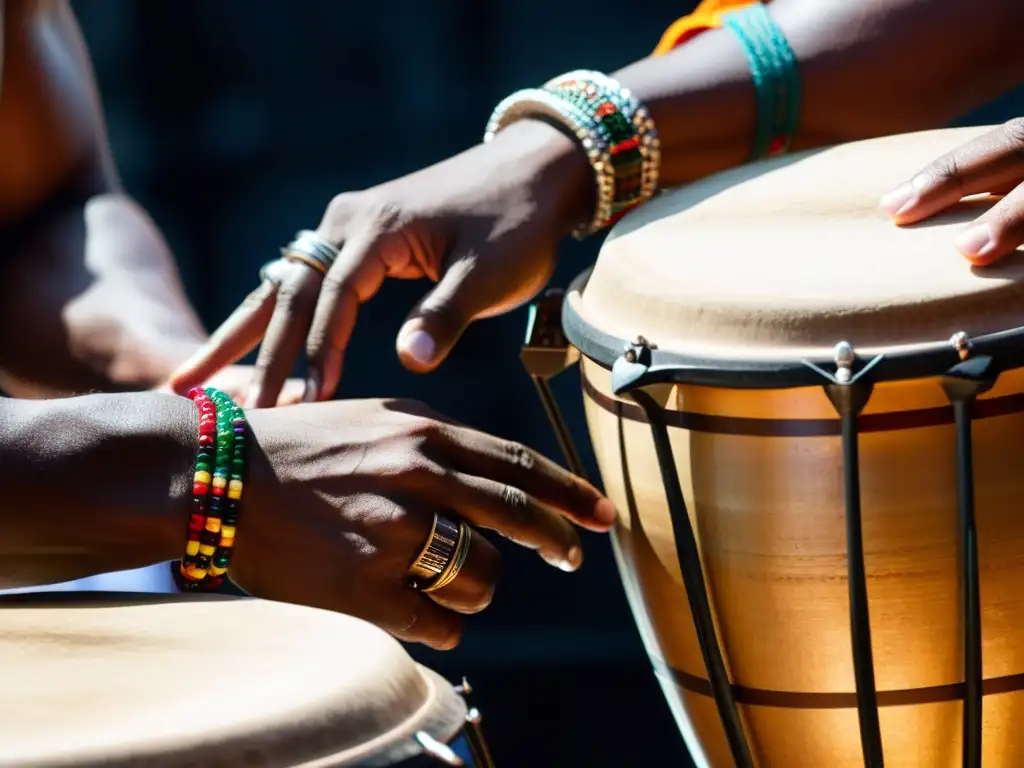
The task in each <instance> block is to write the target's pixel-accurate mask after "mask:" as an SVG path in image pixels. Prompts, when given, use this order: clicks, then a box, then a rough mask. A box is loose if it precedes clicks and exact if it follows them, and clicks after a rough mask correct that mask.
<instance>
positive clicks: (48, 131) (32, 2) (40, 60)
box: [0, 0, 103, 226]
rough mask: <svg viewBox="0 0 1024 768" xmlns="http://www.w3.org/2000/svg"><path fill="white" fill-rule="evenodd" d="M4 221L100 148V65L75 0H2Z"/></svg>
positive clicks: (0, 203) (0, 170) (0, 217)
mask: <svg viewBox="0 0 1024 768" xmlns="http://www.w3.org/2000/svg"><path fill="white" fill-rule="evenodd" d="M0 22H2V24H3V35H2V38H0V39H2V40H3V50H2V56H3V59H2V65H3V66H2V70H0V71H2V81H0V88H2V98H0V226H4V225H9V224H11V223H13V222H15V221H17V220H18V219H20V218H21V217H24V216H26V215H28V214H30V213H31V212H32V211H33V210H35V208H36V207H37V206H39V205H40V204H41V203H42V202H44V201H45V200H47V199H49V198H50V197H51V196H52V195H53V194H54V193H55V192H56V191H57V190H59V189H60V188H61V187H62V186H63V185H64V184H65V183H66V182H67V181H68V180H69V179H70V178H71V177H72V176H73V174H74V173H75V171H76V170H77V169H79V168H81V167H82V166H83V165H84V164H85V163H86V162H87V161H88V160H89V158H90V155H91V154H93V153H94V152H95V147H96V144H97V138H98V136H100V135H101V134H102V132H103V128H102V119H101V118H100V111H99V107H98V104H97V98H96V94H95V84H94V81H93V75H92V67H91V64H90V62H89V58H88V53H87V52H86V50H85V45H84V43H83V41H82V38H81V34H80V32H79V29H78V25H77V22H76V21H75V18H74V14H73V12H72V11H71V8H70V6H69V4H68V2H67V0H0Z"/></svg>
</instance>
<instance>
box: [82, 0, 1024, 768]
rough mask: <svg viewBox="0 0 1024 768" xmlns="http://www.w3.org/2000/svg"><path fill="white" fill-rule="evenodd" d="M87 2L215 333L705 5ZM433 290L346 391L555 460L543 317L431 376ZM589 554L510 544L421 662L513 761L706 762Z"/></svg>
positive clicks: (511, 321)
mask: <svg viewBox="0 0 1024 768" xmlns="http://www.w3.org/2000/svg"><path fill="white" fill-rule="evenodd" d="M73 5H74V7H75V10H76V12H77V13H78V15H79V19H80V22H81V24H82V27H83V30H84V32H85V36H86V39H87V41H88V43H89V46H90V48H91V52H92V55H93V60H94V63H95V66H96V70H97V75H98V78H99V83H100V88H101V91H102V94H103V101H104V105H105V110H106V115H107V119H108V123H109V128H110V135H111V139H112V142H113V145H114V152H115V155H116V157H117V161H118V164H119V167H120V170H121V174H122V176H123V178H124V181H125V184H126V186H127V188H128V189H129V190H130V191H131V192H132V193H133V194H134V195H135V196H136V197H137V198H138V199H139V200H140V201H141V202H142V203H143V205H145V206H146V207H147V209H148V210H149V211H150V213H151V214H152V215H153V216H154V218H155V219H156V221H157V222H158V223H159V225H160V226H161V228H162V229H163V231H164V233H165V234H166V236H167V238H168V239H169V241H170V243H171V246H172V247H173V249H174V251H175V253H176V254H177V257H178V262H179V264H180V265H181V269H182V271H183V273H184V276H185V281H186V284H187V286H188V288H189V291H190V295H191V297H192V299H193V301H194V302H195V304H196V306H198V307H199V308H200V311H201V314H202V315H203V318H204V320H205V321H206V323H207V325H208V326H209V327H210V328H213V327H214V326H216V325H217V324H218V323H219V322H220V321H221V320H222V319H224V318H225V317H226V316H227V314H228V313H229V312H230V311H231V310H232V309H233V308H234V307H235V306H236V305H237V303H238V302H239V301H240V300H241V299H242V297H243V296H244V295H245V294H246V293H247V292H248V291H249V290H250V289H251V288H253V287H254V286H255V283H256V279H257V278H256V272H257V270H258V268H259V266H260V265H261V264H262V263H264V262H265V261H267V260H268V259H270V258H272V257H274V256H275V255H276V253H277V247H278V246H280V245H283V244H284V243H285V242H286V241H287V240H288V239H289V237H290V236H291V235H292V234H293V233H294V232H295V231H296V230H297V229H299V228H303V227H313V226H315V225H316V224H317V223H318V221H319V218H320V215H321V213H322V212H323V209H324V206H325V205H326V204H327V202H328V201H329V200H330V198H331V197H332V196H333V195H334V194H337V193H339V192H342V191H345V190H355V189H361V188H365V187H369V186H372V185H374V184H377V183H380V182H383V181H386V180H388V179H391V178H393V177H395V176H398V175H402V174H404V173H407V172H410V171H413V170H416V169H418V168H420V167H422V166H424V165H427V164H430V163H433V162H435V161H438V160H441V159H443V158H444V157H446V156H448V155H450V154H453V153H455V152H457V151H459V150H462V149H464V148H466V147H468V146H469V145H471V144H473V143H476V142H478V141H479V140H480V135H481V132H482V130H483V127H484V123H485V122H486V119H487V117H488V115H489V114H490V110H491V108H492V107H493V105H494V104H495V103H496V102H497V101H498V100H499V99H501V98H502V97H503V96H505V95H506V94H508V93H509V92H511V91H513V90H515V89H517V88H520V87H525V86H532V85H537V84H540V83H541V82H543V81H544V80H545V79H546V78H548V77H550V76H551V75H554V74H557V73H559V72H563V71H566V70H569V69H575V68H579V67H586V68H593V69H598V70H603V71H612V70H615V69H616V68H618V67H620V66H622V65H624V64H626V63H628V62H630V61H633V60H635V59H637V58H640V57H642V56H645V55H647V54H648V53H649V52H650V51H651V50H652V49H653V47H654V45H655V44H656V42H657V41H658V38H659V37H660V35H661V33H662V31H663V30H664V28H665V27H666V26H667V25H668V24H669V23H671V22H672V21H673V20H674V19H676V18H677V17H679V16H680V15H683V14H685V13H687V12H689V11H690V10H691V9H692V8H693V6H694V5H696V2H695V1H694V0H671V1H670V0H645V1H644V2H643V3H636V4H634V5H633V6H631V7H630V9H629V10H630V13H629V19H628V23H616V22H615V21H614V20H616V19H623V14H624V12H625V10H626V6H625V5H624V4H623V2H622V1H621V0H615V1H614V2H613V1H612V0H590V2H588V3H586V4H581V3H564V4H557V3H551V2H544V0H484V1H481V0H447V1H446V2H431V3H428V2H423V1H422V0H420V1H419V2H415V1H414V0H392V1H391V2H382V3H379V4H372V5H366V4H364V3H359V4H356V3H347V2H342V1H341V0H333V1H332V2H328V1H327V0H295V1H293V2H284V1H283V0H216V2H198V1H197V0H193V1H192V2H182V1H181V0H175V1H172V0H88V1H87V0H77V1H76V2H74V3H73ZM641 6H642V7H641ZM641 10H642V11H643V12H642V13H641V12H639V11H641ZM609 20H612V21H609ZM623 20H624V19H623ZM1022 103H1024V99H1021V98H1020V97H1019V95H1018V96H1017V98H1016V102H1015V103H1014V102H1013V101H1008V102H1005V103H1003V104H1001V105H998V107H996V108H993V109H992V110H988V111H986V113H985V114H982V115H978V116H974V117H972V118H971V120H969V121H974V120H979V121H980V120H986V121H987V120H998V119H1004V118H1006V117H1009V116H1012V115H1013V114H1014V113H1015V112H1019V113H1021V114H1024V109H1022V108H1021V106H1022ZM597 245H598V244H597V243H596V242H592V243H585V244H579V243H569V244H567V245H566V246H565V248H564V252H563V256H562V260H561V263H560V266H559V269H558V272H557V274H556V275H555V278H554V281H553V285H557V286H564V285H566V284H567V283H568V282H569V280H571V279H572V278H573V277H574V276H575V275H576V274H577V273H578V272H579V271H581V270H582V269H583V268H584V267H585V266H586V265H587V264H588V263H589V262H590V261H591V260H592V259H593V258H594V256H595V255H596V251H597ZM200 274H203V275H204V278H205V279H204V281H203V282H202V283H200V281H199V280H198V279H197V277H198V275H200ZM423 290H424V285H422V284H419V283H400V282H397V281H392V282H389V283H388V284H386V285H385V287H384V289H383V291H382V292H381V294H380V295H379V297H378V298H377V299H376V300H374V301H373V302H372V303H371V304H370V305H368V306H367V307H365V308H364V309H362V310H360V316H359V325H358V331H357V334H356V337H355V340H354V341H353V343H352V347H351V351H350V352H349V353H348V354H347V356H346V359H347V361H348V363H347V364H346V367H345V377H344V380H343V382H342V387H341V396H343V397H379V396H410V397H416V398H418V399H421V400H424V401H426V402H428V403H430V404H431V405H432V406H433V407H435V408H437V409H438V410H440V411H441V412H443V413H446V414H448V415H450V416H452V417H454V418H456V419H459V420H461V421H465V422H468V423H470V424H473V425H475V426H477V427H480V428H482V429H484V430H487V431H489V432H493V433H495V434H498V435H501V436H504V437H507V438H512V439H515V440H520V441H522V442H525V443H528V444H531V445H533V446H535V447H537V448H539V449H541V450H542V451H544V452H545V453H547V454H548V455H549V456H552V457H554V458H558V453H557V445H556V443H555V441H554V439H553V437H552V435H551V432H550V429H549V428H548V426H547V422H546V420H545V417H544V413H543V410H542V409H541V406H540V404H539V402H538V401H537V399H536V396H535V394H534V392H533V388H532V385H531V383H530V380H529V379H528V378H527V376H526V375H525V373H524V372H523V370H522V368H521V366H520V363H519V359H518V351H519V345H520V342H521V339H522V335H523V330H524V324H525V317H526V315H525V310H521V311H518V312H514V313H512V314H511V315H508V316H506V317H503V318H500V319H496V320H489V321H485V322H482V323H478V324H477V325H475V326H474V327H473V328H471V329H470V331H469V332H468V333H467V334H466V337H465V338H464V340H463V341H462V343H461V344H460V345H459V346H458V348H457V349H456V351H455V353H454V354H453V356H452V357H451V358H450V360H449V361H448V362H447V363H446V364H445V365H444V366H443V367H442V368H441V369H440V371H439V372H438V373H436V374H434V375H433V376H429V377H419V376H414V375H413V374H410V373H407V372H405V371H404V369H402V368H401V367H400V365H399V364H398V361H397V359H396V357H395V354H394V337H395V334H396V332H397V331H398V328H399V326H400V324H401V322H402V320H403V319H404V317H405V314H406V312H407V311H408V310H409V309H410V308H411V307H412V305H413V303H414V302H415V301H416V299H417V298H418V297H419V296H420V295H421V293H422V292H423ZM360 361H361V362H360ZM563 378H564V381H559V382H558V385H557V389H558V391H559V392H560V394H561V400H562V403H563V405H564V407H565V408H566V410H567V415H568V418H569V419H570V423H571V424H572V426H573V428H574V431H575V433H576V435H577V439H578V440H579V441H580V443H581V447H583V448H584V452H585V455H586V459H587V461H588V462H591V468H592V469H593V464H592V460H591V457H590V453H589V446H588V445H587V440H586V431H585V426H584V423H583V414H582V407H581V401H580V396H579V390H578V379H577V378H576V375H575V372H569V373H567V374H565V375H564V377H563ZM584 544H585V547H586V555H587V557H586V563H585V565H584V567H583V569H582V570H581V571H580V572H579V573H578V574H575V575H573V576H569V575H566V574H563V573H560V572H558V571H556V570H554V569H552V568H549V567H547V566H545V565H544V564H543V563H542V562H541V561H540V560H539V559H537V558H536V557H535V556H533V555H532V554H530V553H524V552H522V551H519V550H517V549H516V548H515V547H511V546H504V547H503V552H504V555H505V576H504V580H503V581H502V583H501V586H500V589H499V592H498V595H497V597H496V600H495V602H494V605H493V606H492V607H491V609H490V610H488V611H487V612H485V613H484V614H482V615H480V616H478V617H475V618H473V619H471V620H470V621H468V622H467V630H466V634H465V640H464V642H463V644H462V646H461V647H460V648H459V649H458V650H456V651H454V652H452V653H448V654H440V653H434V652H430V651H424V650H421V649H418V648H413V649H411V650H412V653H413V654H414V655H415V656H416V657H417V658H418V659H420V660H421V661H423V662H425V663H426V664H428V665H429V666H431V667H433V668H435V669H437V670H438V671H439V672H441V673H443V674H445V675H447V676H449V677H450V678H452V679H453V680H457V679H458V678H460V677H461V676H462V675H466V676H467V677H468V678H469V679H470V681H471V683H472V684H473V687H474V689H475V693H474V696H473V701H474V703H475V704H477V705H478V706H479V707H480V708H481V709H482V710H483V712H484V715H485V717H486V726H487V728H486V730H487V735H488V738H489V740H490V742H491V745H492V747H493V750H494V752H495V757H496V759H497V760H498V762H499V764H500V765H501V766H506V767H507V766H522V765H532V766H536V768H550V767H554V766H559V767H567V766H572V767H574V768H575V767H576V766H594V767H595V768H600V767H601V766H647V765H674V766H688V765H690V761H689V759H688V758H687V756H686V754H685V750H684V749H683V747H682V743H681V739H680V737H679V736H678V734H677V731H676V729H675V726H674V725H673V723H672V721H671V717H670V715H669V713H668V709H667V707H666V705H665V703H664V702H663V700H662V698H661V693H660V691H659V690H658V688H657V686H656V683H655V681H654V677H653V674H652V673H651V670H650V666H649V665H648V663H647V660H646V657H645V655H644V652H643V648H642V647H641V645H640V642H639V639H638V636H637V633H636V631H635V629H634V627H633V623H632V619H631V617H630V615H629V612H628V609H627V607H626V603H625V599H624V596H623V592H622V589H621V587H620V583H619V579H618V576H617V575H616V573H615V568H614V563H613V561H612V557H611V552H610V549H609V547H608V544H607V542H606V541H604V540H602V539H601V538H600V537H597V536H593V535H587V534H584ZM353 661H354V662H355V661H356V660H353Z"/></svg>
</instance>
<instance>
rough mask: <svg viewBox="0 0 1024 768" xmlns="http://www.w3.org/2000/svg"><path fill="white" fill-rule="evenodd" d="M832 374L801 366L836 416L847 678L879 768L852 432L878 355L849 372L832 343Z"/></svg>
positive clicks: (868, 765)
mask: <svg viewBox="0 0 1024 768" xmlns="http://www.w3.org/2000/svg"><path fill="white" fill-rule="evenodd" d="M833 359H834V360H835V364H836V371H835V373H834V374H832V373H829V372H827V371H825V370H823V369H822V368H819V367H818V366H816V365H813V364H812V363H809V362H807V361H804V364H805V365H807V366H809V367H810V368H812V369H813V370H815V371H817V372H818V373H819V374H821V375H822V377H824V379H825V380H826V382H828V383H826V384H824V385H823V388H824V390H825V395H826V396H827V397H828V399H829V401H830V402H831V403H832V407H833V408H835V410H836V413H837V414H838V415H839V422H840V434H841V440H842V452H843V497H844V498H843V507H844V516H845V518H846V561H847V574H848V582H849V595H850V645H851V647H852V649H853V675H854V682H855V685H856V690H857V720H858V724H859V726H860V741H861V752H862V754H863V756H864V765H865V768H882V766H883V765H884V764H885V763H884V753H883V749H882V733H881V726H880V724H879V715H878V693H877V688H876V687H875V663H874V658H873V654H872V646H871V617H870V615H869V610H868V608H869V605H868V588H867V574H866V572H865V567H864V536H863V531H862V525H861V522H862V521H861V503H860V457H859V452H858V442H859V441H858V434H859V424H858V422H859V419H860V414H861V412H862V411H863V410H864V406H866V405H867V403H868V400H869V399H870V398H871V392H872V389H873V386H872V383H871V381H870V380H868V379H867V378H865V376H866V374H867V373H868V372H869V371H870V370H871V369H872V368H874V367H875V365H877V364H878V362H879V361H880V360H881V359H882V355H878V356H877V357H875V358H873V359H872V360H870V361H869V362H868V363H867V365H865V366H864V367H863V368H861V369H860V370H858V371H855V370H854V366H855V365H856V362H857V355H856V353H855V352H854V349H853V347H852V346H851V345H850V344H849V343H848V342H846V341H841V342H839V343H838V344H836V346H835V349H834V355H833Z"/></svg>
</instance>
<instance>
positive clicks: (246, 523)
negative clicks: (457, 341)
mask: <svg viewBox="0 0 1024 768" xmlns="http://www.w3.org/2000/svg"><path fill="white" fill-rule="evenodd" d="M249 422H250V426H251V429H252V433H253V437H254V438H255V443H256V449H255V450H254V451H253V459H252V466H251V470H250V474H249V481H248V482H247V483H246V491H245V509H244V511H243V516H242V519H241V520H240V527H239V532H238V537H237V544H236V545H235V553H234V556H233V560H232V568H231V576H232V579H233V580H235V581H236V582H237V584H238V585H239V586H240V587H242V588H243V589H245V590H246V591H248V592H249V593H250V594H253V595H256V596H259V597H263V598H267V599H272V600H280V601H284V602H292V603H301V604H306V605H311V606H314V607H319V608H326V609H329V610H334V611H340V612H343V613H347V614H351V615H354V616H359V617H361V618H363V619H366V620H369V621H372V622H374V623H376V624H378V625H379V626H381V627H383V628H384V629H386V630H388V631H390V632H391V633H393V634H394V635H396V636H397V637H399V638H401V639H404V640H410V641H419V642H423V643H426V644H428V645H430V646H432V647H434V648H439V649H446V648H451V647H454V645H455V644H456V643H457V642H458V639H459V634H460V624H461V619H460V614H469V613H475V612H477V611H480V610H482V609H484V608H485V607H487V605H488V604H489V603H490V601H491V597H492V595H493V592H494V587H495V581H496V578H497V571H498V564H499V563H498V560H499V556H498V551H497V550H496V549H495V547H494V546H493V545H492V544H491V543H490V542H488V541H487V539H485V538H484V537H483V536H482V535H480V534H479V533H478V532H477V531H476V530H474V531H473V535H472V539H471V543H470V549H469V554H468V559H467V561H466V563H465V566H464V567H463V569H462V571H461V572H460V575H459V576H458V577H457V578H456V579H455V581H453V582H452V583H451V584H450V585H448V586H446V587H444V588H442V589H439V590H437V591H436V592H431V593H423V592H419V591H416V590H414V589H413V588H412V587H410V586H409V585H408V583H407V579H406V574H407V572H408V570H409V568H410V566H411V564H412V562H413V561H414V560H415V558H416V556H417V554H418V553H419V552H420V550H421V549H422V548H423V545H424V544H425V543H426V540H427V538H428V536H429V535H430V531H431V526H432V522H433V515H434V513H440V514H442V515H446V516H450V517H451V518H455V519H458V518H461V519H463V520H465V521H466V522H468V523H471V524H472V525H473V526H475V527H479V528H487V529H491V530H494V531H497V532H499V533H501V534H502V535H504V536H506V537H507V538H509V539H511V540H512V541H515V542H516V543H518V544H521V545H523V546H525V547H529V548H531V549H535V550H537V552H538V553H539V554H540V555H541V557H543V558H544V559H545V560H546V561H547V562H549V563H551V564H553V565H555V566H557V567H559V568H562V569H563V570H567V571H571V570H575V569H576V568H577V567H579V565H580V563H581V562H582V550H581V549H580V541H579V538H578V536H577V534H576V531H575V530H574V529H573V527H572V526H571V525H570V524H569V523H568V522H566V519H568V520H572V521H573V522H575V523H576V524H578V525H581V526H584V527H586V528H588V529H591V530H595V531H605V530H607V529H608V527H609V526H610V524H611V522H612V520H613V518H614V515H615V511H614V508H613V506H612V504H611V502H610V501H608V500H607V499H605V498H604V497H603V496H602V495H601V494H600V493H599V492H598V491H597V490H596V489H595V488H594V487H593V486H591V485H590V484H589V483H587V482H586V481H584V480H581V479H579V478H577V477H575V476H573V475H571V474H570V473H569V472H567V471H566V470H564V469H562V468H561V467H559V466H558V465H556V464H554V463H553V462H551V461H549V460H547V459H545V458H544V457H542V456H540V455H539V454H537V453H535V452H533V451H531V450H529V449H527V448H525V447H523V446H521V445H519V444H517V443H510V442H508V441H505V440H501V439H498V438H495V437H491V436H489V435H486V434H483V433H480V432H477V431H475V430H472V429H469V428H467V427H463V426H460V425H458V424H454V423H452V422H450V421H447V420H445V419H443V418H442V417H440V416H437V415H435V414H433V413H432V412H431V411H430V410H429V409H428V408H427V407H426V406H424V405H422V404H420V403H416V402H410V401H395V400H346V401H336V402H330V403H318V404H315V405H300V406H296V407H293V408H280V409H266V410H258V411H251V412H250V413H249Z"/></svg>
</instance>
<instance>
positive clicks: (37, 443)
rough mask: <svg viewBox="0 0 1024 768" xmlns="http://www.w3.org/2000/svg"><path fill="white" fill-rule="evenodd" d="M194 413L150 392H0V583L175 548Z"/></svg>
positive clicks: (44, 578) (158, 557) (113, 566)
mask: <svg viewBox="0 0 1024 768" xmlns="http://www.w3.org/2000/svg"><path fill="white" fill-rule="evenodd" d="M197 421H198V416H197V414H196V410H195V406H194V405H193V404H192V402H191V401H189V400H187V399H185V398H179V397H171V396H165V395H157V394H151V393H141V394H134V395H90V396H87V397H76V398H68V399H64V400H50V401H26V400H13V399H7V400H2V399H0V488H3V494H4V502H3V504H2V505H0V588H4V587H16V586H28V585H35V584H44V583H52V582H56V581H64V580H69V579H75V578H81V577H83V576H89V575H92V574H96V573H103V572H108V571H115V570H122V569H128V568H137V567H141V566H144V565H149V564H151V563H155V562H160V561H164V560H171V559H172V558H174V557H176V556H177V555H179V554H180V548H181V541H182V536H183V531H184V528H185V520H186V518H187V505H188V501H189V498H190V496H189V492H190V490H191V486H190V481H191V464H192V460H193V458H194V456H195V450H196V445H195V442H196V434H197V427H196V425H197Z"/></svg>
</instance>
